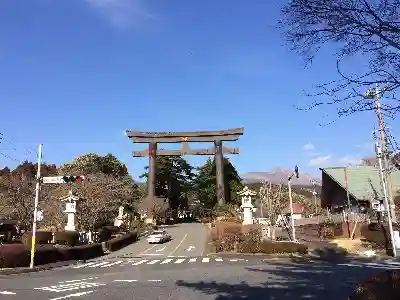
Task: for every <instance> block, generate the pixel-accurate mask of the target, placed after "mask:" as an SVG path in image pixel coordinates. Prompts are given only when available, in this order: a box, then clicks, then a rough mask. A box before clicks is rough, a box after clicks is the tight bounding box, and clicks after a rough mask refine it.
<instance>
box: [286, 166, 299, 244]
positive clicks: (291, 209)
mask: <svg viewBox="0 0 400 300" xmlns="http://www.w3.org/2000/svg"><path fill="white" fill-rule="evenodd" d="M293 176H296V178H299V169H298V167H297V166H295V167H294V172H293V173H292V174H290V175H289V177H288V189H289V205H290V221H291V225H292V226H291V227H292V228H291V229H292V239H293V241H294V242H295V241H296V228H295V225H294V219H293V198H292V178H293Z"/></svg>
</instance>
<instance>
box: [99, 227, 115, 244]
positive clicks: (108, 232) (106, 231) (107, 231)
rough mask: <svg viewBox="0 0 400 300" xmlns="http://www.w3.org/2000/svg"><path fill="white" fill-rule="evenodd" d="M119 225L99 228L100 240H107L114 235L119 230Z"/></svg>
mask: <svg viewBox="0 0 400 300" xmlns="http://www.w3.org/2000/svg"><path fill="white" fill-rule="evenodd" d="M119 230H120V228H119V227H118V226H104V227H102V228H100V229H99V238H100V242H105V241H108V240H109V239H111V237H112V235H113V234H115V233H117V232H119Z"/></svg>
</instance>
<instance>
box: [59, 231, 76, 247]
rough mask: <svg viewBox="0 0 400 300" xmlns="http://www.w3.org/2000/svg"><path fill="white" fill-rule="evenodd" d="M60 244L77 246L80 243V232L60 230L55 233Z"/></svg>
mask: <svg viewBox="0 0 400 300" xmlns="http://www.w3.org/2000/svg"><path fill="white" fill-rule="evenodd" d="M55 242H56V244H58V245H67V246H76V245H78V244H79V234H78V232H76V231H60V232H56V233H55Z"/></svg>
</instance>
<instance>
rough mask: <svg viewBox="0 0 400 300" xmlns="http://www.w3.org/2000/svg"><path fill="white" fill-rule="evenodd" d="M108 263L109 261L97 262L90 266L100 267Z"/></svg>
mask: <svg viewBox="0 0 400 300" xmlns="http://www.w3.org/2000/svg"><path fill="white" fill-rule="evenodd" d="M106 264H108V261H103V262H101V263H98V264H95V265H91V266H89V268H97V267H100V266H102V265H106Z"/></svg>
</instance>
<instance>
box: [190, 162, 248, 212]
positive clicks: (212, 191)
mask: <svg viewBox="0 0 400 300" xmlns="http://www.w3.org/2000/svg"><path fill="white" fill-rule="evenodd" d="M224 180H225V182H224V184H225V199H226V203H227V204H232V205H235V204H237V205H240V201H241V200H240V197H239V196H238V195H237V192H239V191H240V190H242V188H243V185H242V183H241V181H242V180H241V178H240V176H239V174H238V172H237V170H236V168H235V167H234V166H233V165H232V163H231V162H230V161H229V160H228V159H227V158H224ZM216 185H217V184H216V164H215V159H211V158H210V159H208V160H207V162H206V163H205V164H204V165H203V166H202V167H200V168H199V169H198V175H197V177H196V180H195V183H194V189H195V192H196V195H197V199H198V200H199V201H200V202H201V203H202V204H203V205H204V206H205V207H207V208H212V207H214V206H215V205H216V204H217V203H218V200H217V189H216Z"/></svg>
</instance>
